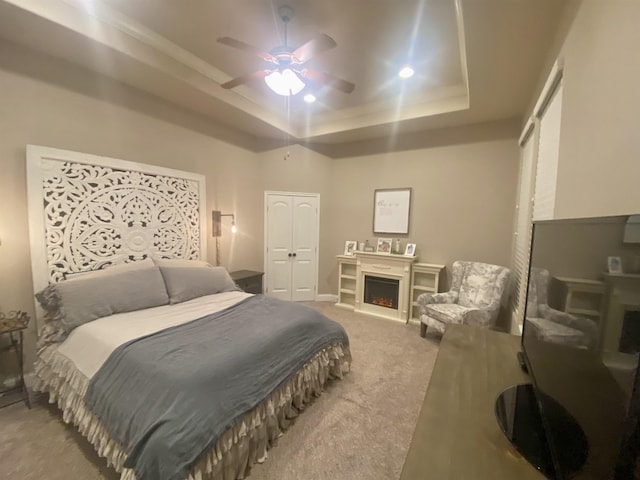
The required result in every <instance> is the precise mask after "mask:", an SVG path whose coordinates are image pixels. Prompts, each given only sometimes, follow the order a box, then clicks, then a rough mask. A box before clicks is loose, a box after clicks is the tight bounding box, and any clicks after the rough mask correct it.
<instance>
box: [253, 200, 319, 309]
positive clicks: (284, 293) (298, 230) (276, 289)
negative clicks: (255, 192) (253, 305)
mask: <svg viewBox="0 0 640 480" xmlns="http://www.w3.org/2000/svg"><path fill="white" fill-rule="evenodd" d="M319 204H320V197H319V196H318V195H317V194H295V193H288V192H283V193H280V192H267V193H266V194H265V205H266V209H267V211H266V212H265V232H266V234H265V243H266V245H265V246H266V252H265V274H266V275H265V276H266V291H265V293H266V294H267V295H271V296H273V297H276V298H280V299H282V300H293V301H309V300H315V298H316V289H317V280H318V229H319V212H318V210H319Z"/></svg>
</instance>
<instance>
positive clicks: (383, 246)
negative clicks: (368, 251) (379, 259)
mask: <svg viewBox="0 0 640 480" xmlns="http://www.w3.org/2000/svg"><path fill="white" fill-rule="evenodd" d="M376 252H377V253H384V254H385V255H390V254H391V239H390V238H379V239H378V248H377V249H376Z"/></svg>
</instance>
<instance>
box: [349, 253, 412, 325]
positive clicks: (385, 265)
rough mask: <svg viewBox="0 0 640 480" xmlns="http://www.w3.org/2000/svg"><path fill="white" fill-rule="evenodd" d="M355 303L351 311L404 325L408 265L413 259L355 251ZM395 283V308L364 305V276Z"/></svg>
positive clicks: (408, 274)
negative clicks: (396, 282) (396, 294)
mask: <svg viewBox="0 0 640 480" xmlns="http://www.w3.org/2000/svg"><path fill="white" fill-rule="evenodd" d="M355 256H356V268H357V269H356V295H355V296H356V300H355V308H354V311H356V312H360V313H365V314H367V315H374V316H376V317H382V318H387V319H390V320H397V321H400V322H406V321H407V320H408V318H409V306H410V305H409V300H410V299H409V290H410V288H411V264H412V263H413V262H414V261H415V260H416V259H415V257H409V256H404V255H384V254H378V253H369V252H356V253H355ZM366 275H369V276H374V277H381V278H389V279H392V280H398V282H399V285H398V309H397V310H396V309H393V308H388V307H381V306H378V305H372V304H369V303H365V301H364V282H365V276H366Z"/></svg>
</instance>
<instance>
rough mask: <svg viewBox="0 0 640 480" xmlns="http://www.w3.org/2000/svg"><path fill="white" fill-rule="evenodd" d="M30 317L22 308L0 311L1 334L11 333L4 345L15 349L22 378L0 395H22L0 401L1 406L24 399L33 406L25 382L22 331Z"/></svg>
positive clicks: (5, 348)
mask: <svg viewBox="0 0 640 480" xmlns="http://www.w3.org/2000/svg"><path fill="white" fill-rule="evenodd" d="M29 320H30V317H29V315H27V313H26V312H21V311H20V310H16V311H12V312H9V313H8V314H7V315H5V314H4V313H2V312H0V335H9V344H8V345H7V346H6V347H3V350H13V351H14V352H15V355H16V360H17V362H18V368H19V370H20V372H19V374H20V378H19V379H18V384H17V385H16V386H15V387H12V388H9V389H7V390H2V391H0V397H5V396H6V395H8V394H11V393H17V392H19V393H20V394H21V396H20V397H19V398H18V399H16V400H13V401H9V402H6V403H4V402H0V407H6V406H7V405H13V404H14V403H18V402H20V401H24V403H25V405H26V406H27V407H28V408H31V403H30V402H29V393H28V392H27V386H26V384H25V383H24V356H23V344H24V337H23V335H22V332H23V331H24V330H25V329H26V328H27V327H28V326H29Z"/></svg>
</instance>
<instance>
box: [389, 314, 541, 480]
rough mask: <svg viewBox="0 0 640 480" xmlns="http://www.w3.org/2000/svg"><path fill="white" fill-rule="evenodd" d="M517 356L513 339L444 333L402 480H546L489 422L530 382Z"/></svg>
mask: <svg viewBox="0 0 640 480" xmlns="http://www.w3.org/2000/svg"><path fill="white" fill-rule="evenodd" d="M519 350H520V337H518V336H515V335H509V334H507V333H502V332H496V331H492V330H487V329H482V328H477V327H469V326H465V325H450V326H449V327H447V331H446V333H445V334H444V336H443V338H442V341H441V343H440V351H439V352H438V360H437V362H436V365H435V367H434V369H433V372H432V373H431V379H430V380H429V387H428V389H427V394H426V395H425V398H424V402H423V404H422V409H421V411H420V414H419V416H418V421H417V423H416V428H415V431H414V433H413V438H412V439H411V444H410V445H409V451H408V453H407V457H406V459H405V463H404V466H403V468H402V474H401V477H400V479H401V480H417V479H424V478H434V479H438V480H459V479H468V478H473V479H477V480H484V479H486V480H502V479H504V480H513V479H514V478H517V479H518V480H543V479H544V476H543V475H542V474H541V473H540V472H539V471H537V470H536V469H535V468H534V467H532V466H531V465H530V464H529V462H527V460H526V459H525V458H524V457H523V456H522V455H520V453H518V451H517V450H516V449H515V448H514V447H513V446H512V445H511V444H510V443H509V441H508V440H507V437H505V435H504V434H503V433H502V431H501V430H500V427H499V425H498V422H497V420H496V417H495V415H494V404H495V401H496V398H497V397H498V395H499V394H500V393H501V392H502V391H504V390H506V389H507V388H508V387H511V386H512V385H517V384H521V383H528V382H529V381H530V379H529V377H528V376H527V375H526V374H525V373H524V372H523V371H522V370H521V369H520V366H519V365H518V362H517V360H516V358H517V357H516V354H517V352H518V351H519Z"/></svg>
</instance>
